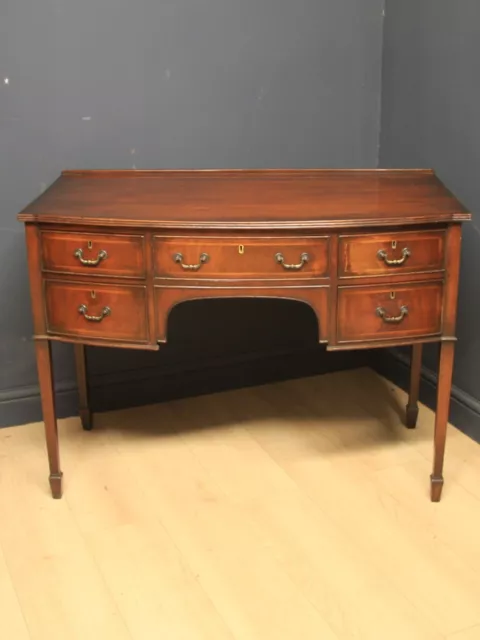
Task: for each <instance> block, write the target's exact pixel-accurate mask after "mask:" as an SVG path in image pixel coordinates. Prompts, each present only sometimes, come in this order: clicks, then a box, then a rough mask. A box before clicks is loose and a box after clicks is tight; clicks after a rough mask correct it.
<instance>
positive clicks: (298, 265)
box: [154, 235, 329, 279]
mask: <svg viewBox="0 0 480 640" xmlns="http://www.w3.org/2000/svg"><path fill="white" fill-rule="evenodd" d="M154 252H155V254H154V255H155V276H156V277H160V278H191V277H192V275H194V276H195V278H201V279H203V278H214V279H217V278H232V279H243V278H249V279H250V278H253V279H261V278H289V279H296V278H313V277H325V276H327V275H328V266H329V238H328V237H325V236H323V237H322V236H320V237H319V236H307V237H301V236H300V237H288V236H281V237H277V238H269V237H254V236H253V237H252V236H241V235H235V236H217V237H211V236H191V237H188V238H186V237H184V236H155V243H154ZM178 254H180V255H181V256H182V260H181V261H178V262H176V261H175V258H176V256H178ZM279 254H281V256H282V258H283V264H282V263H280V262H279V260H278V259H277V255H279ZM202 255H203V256H207V258H206V261H205V262H202V261H201V256H202ZM302 257H303V258H302ZM182 264H183V265H187V267H188V266H194V267H196V266H197V265H200V266H199V268H198V269H189V268H186V267H185V266H182Z"/></svg>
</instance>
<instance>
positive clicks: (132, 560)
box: [0, 369, 480, 640]
mask: <svg viewBox="0 0 480 640" xmlns="http://www.w3.org/2000/svg"><path fill="white" fill-rule="evenodd" d="M404 404H405V395H404V394H403V392H401V391H399V390H398V389H395V388H393V387H392V385H391V384H389V383H387V382H386V381H385V380H383V379H382V378H379V377H378V376H376V375H375V374H374V373H373V372H371V371H370V370H368V369H362V370H358V371H355V372H347V373H340V374H332V375H328V376H321V377H315V378H308V379H304V380H297V381H291V382H288V383H281V384H276V385H269V386H264V387H259V388H254V389H245V390H241V391H234V392H229V393H222V394H218V395H212V396H205V397H200V398H193V399H189V400H184V401H178V402H172V403H169V404H164V405H158V406H150V407H145V408H141V409H132V410H128V411H122V412H115V413H109V414H102V415H99V416H97V420H96V423H97V427H96V430H94V431H93V432H91V433H87V432H83V431H82V430H81V428H80V425H79V421H78V419H77V418H71V419H68V420H62V421H61V422H60V432H61V441H62V442H61V444H62V454H63V470H64V472H65V496H64V498H63V500H61V501H54V500H52V499H51V498H50V496H49V492H48V483H47V480H46V477H47V470H46V456H45V452H44V443H43V433H42V425H41V424H32V425H29V426H26V427H17V428H10V429H2V430H0V638H2V640H23V639H24V638H32V639H35V640H47V639H48V640H57V639H58V640H74V639H79V640H87V639H88V640H97V639H98V640H105V639H110V638H112V639H115V640H123V639H136V640H137V639H142V640H143V639H147V638H148V639H150V638H151V639H155V640H159V639H162V640H163V639H165V640H180V639H181V640H197V639H199V638H201V639H202V640H220V639H222V640H223V639H227V638H229V639H232V638H235V639H237V640H250V639H252V640H253V639H255V640H269V639H272V640H283V639H286V640H310V639H314V640H330V639H334V638H338V639H344V638H345V639H347V638H348V639H349V638H355V639H368V640H377V639H378V640H397V639H398V640H417V639H418V640H433V639H439V638H448V639H449V640H479V639H480V447H479V446H478V445H477V444H475V443H474V442H472V441H471V440H469V439H468V438H467V437H465V436H464V435H462V434H461V433H460V432H458V431H456V430H455V429H453V428H450V430H449V441H448V446H447V462H446V485H445V489H444V496H443V500H442V502H441V503H440V504H431V503H430V501H429V474H430V466H431V451H432V443H431V441H432V429H433V414H432V413H431V412H430V411H429V410H428V409H426V408H423V407H422V409H421V411H420V418H419V428H418V429H417V430H416V431H408V430H406V429H405V428H404V427H403V426H402V424H401V421H400V419H399V414H398V412H399V410H401V409H400V408H403V405H404Z"/></svg>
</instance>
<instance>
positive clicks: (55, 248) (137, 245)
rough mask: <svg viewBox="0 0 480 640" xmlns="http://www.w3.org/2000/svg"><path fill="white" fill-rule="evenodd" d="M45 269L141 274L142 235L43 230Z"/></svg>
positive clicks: (143, 254) (143, 272) (143, 274)
mask: <svg viewBox="0 0 480 640" xmlns="http://www.w3.org/2000/svg"><path fill="white" fill-rule="evenodd" d="M42 255H43V269H44V271H54V272H63V273H82V274H88V275H89V276H90V275H103V276H124V277H136V278H142V277H144V276H145V249H144V238H143V236H130V235H115V234H99V233H98V234H97V233H73V232H63V231H43V232H42Z"/></svg>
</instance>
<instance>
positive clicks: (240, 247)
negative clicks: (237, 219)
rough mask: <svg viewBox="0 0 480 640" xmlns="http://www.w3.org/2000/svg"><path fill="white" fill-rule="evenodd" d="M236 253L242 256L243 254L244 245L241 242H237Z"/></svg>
mask: <svg viewBox="0 0 480 640" xmlns="http://www.w3.org/2000/svg"><path fill="white" fill-rule="evenodd" d="M238 253H239V254H240V255H241V256H243V254H244V253H245V247H244V246H243V244H239V245H238Z"/></svg>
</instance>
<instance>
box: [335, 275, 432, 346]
mask: <svg viewBox="0 0 480 640" xmlns="http://www.w3.org/2000/svg"><path fill="white" fill-rule="evenodd" d="M442 298H443V283H442V282H429V283H422V284H402V285H390V286H371V287H339V290H338V315H337V340H338V342H339V343H340V342H358V341H363V340H390V339H392V340H397V339H407V338H416V337H421V336H425V337H426V336H432V335H437V334H439V333H440V332H441V329H442Z"/></svg>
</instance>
